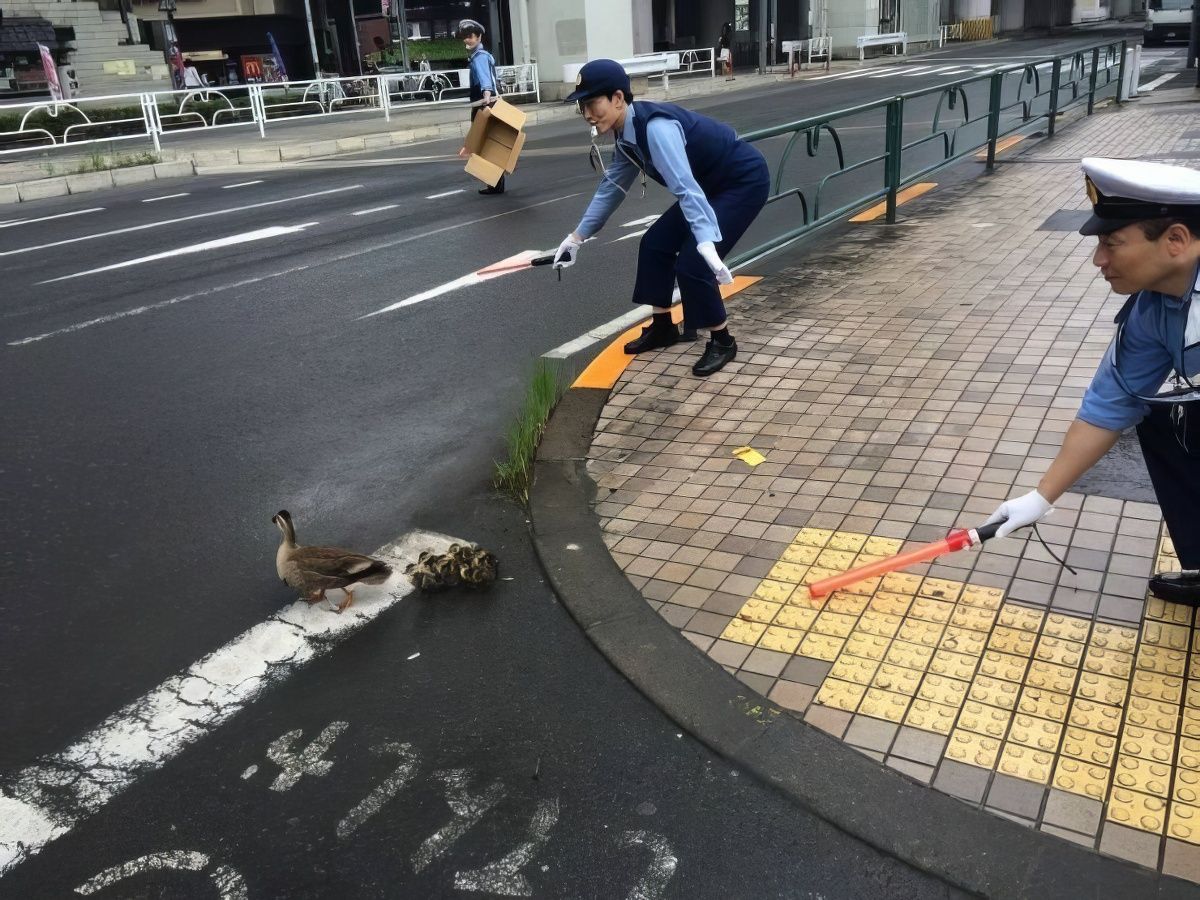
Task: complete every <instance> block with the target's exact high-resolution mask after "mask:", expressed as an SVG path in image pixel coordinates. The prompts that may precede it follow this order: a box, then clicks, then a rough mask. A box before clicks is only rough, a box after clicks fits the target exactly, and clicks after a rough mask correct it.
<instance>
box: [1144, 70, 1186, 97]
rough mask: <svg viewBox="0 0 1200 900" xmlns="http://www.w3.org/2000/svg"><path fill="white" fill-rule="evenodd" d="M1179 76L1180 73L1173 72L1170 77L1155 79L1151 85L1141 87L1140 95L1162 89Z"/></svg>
mask: <svg viewBox="0 0 1200 900" xmlns="http://www.w3.org/2000/svg"><path fill="white" fill-rule="evenodd" d="M1178 74H1179V73H1178V72H1172V73H1171V74H1170V75H1164V76H1162V78H1155V79H1154V80H1153V81H1152V82H1150V83H1149V84H1143V85H1139V86H1138V93H1139V94H1140V93H1143V92H1146V93H1149V92H1150V91H1152V90H1154V89H1155V88H1156V87H1162V86H1163V85H1164V84H1166V83H1167V82H1168V81H1170V80H1171V79H1172V78H1174V77H1175V76H1176V75H1178Z"/></svg>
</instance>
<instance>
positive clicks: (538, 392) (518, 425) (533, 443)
mask: <svg viewBox="0 0 1200 900" xmlns="http://www.w3.org/2000/svg"><path fill="white" fill-rule="evenodd" d="M563 390H564V382H563V379H562V378H561V376H560V374H559V371H558V369H557V368H556V367H554V366H551V365H548V364H547V362H546V360H544V359H539V360H538V361H537V365H536V366H535V367H534V370H533V378H532V380H531V381H530V383H529V387H528V388H527V389H526V391H525V399H524V401H523V402H522V403H521V408H520V410H519V411H518V413H517V418H516V421H515V422H513V423H512V425H510V426H509V427H508V433H507V434H506V435H505V437H504V440H505V444H506V445H507V447H508V457H507V458H506V459H504V460H503V461H500V460H496V461H495V470H494V472H493V474H492V485H493V487H495V488H496V489H497V490H499V491H501V492H503V493H505V494H508V495H509V496H510V497H512V498H513V499H514V500H516V501H518V502H519V503H521V504H526V503H528V502H529V486H530V483H531V481H532V479H533V458H534V454H536V453H537V446H538V442H539V441H541V439H542V432H543V431H545V430H546V423H547V422H548V421H549V420H550V413H551V412H552V411H553V410H554V406H555V404H557V403H558V400H559V398H560V397H561V396H562V394H563Z"/></svg>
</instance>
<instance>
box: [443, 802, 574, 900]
mask: <svg viewBox="0 0 1200 900" xmlns="http://www.w3.org/2000/svg"><path fill="white" fill-rule="evenodd" d="M556 822H558V800H557V799H554V800H542V801H539V802H538V805H537V810H536V811H535V812H534V814H533V821H531V822H530V823H529V839H528V840H526V841H524V842H523V843H522V844H520V845H519V846H518V847H517V848H516V849H515V850H513V851H512V852H511V853H508V854H506V855H505V856H503V857H501V858H500V859H498V860H496V861H495V862H491V863H488V864H487V865H485V866H481V867H480V868H478V869H473V870H470V871H467V872H456V873H455V874H454V887H455V889H456V890H460V891H479V892H480V893H484V894H500V895H501V896H504V897H532V896H533V886H532V885H531V884H530V883H529V879H527V878H526V877H525V876H524V875H522V874H521V869H523V868H524V867H525V866H526V865H528V864H529V861H530V860H532V859H533V856H534V854H535V853H537V851H538V850H540V849H541V847H542V845H543V844H544V843H546V841H548V840H549V839H550V829H551V828H553V827H554V825H555V823H556Z"/></svg>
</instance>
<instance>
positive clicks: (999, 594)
mask: <svg viewBox="0 0 1200 900" xmlns="http://www.w3.org/2000/svg"><path fill="white" fill-rule="evenodd" d="M958 602H959V603H965V604H966V605H967V606H981V607H983V608H984V609H999V608H1000V604H1001V603H1003V602H1004V591H1002V590H1000V589H999V588H990V587H983V586H982V585H977V584H968V585H967V586H966V587H964V588H963V592H962V596H961V597H960V598H959V601H958Z"/></svg>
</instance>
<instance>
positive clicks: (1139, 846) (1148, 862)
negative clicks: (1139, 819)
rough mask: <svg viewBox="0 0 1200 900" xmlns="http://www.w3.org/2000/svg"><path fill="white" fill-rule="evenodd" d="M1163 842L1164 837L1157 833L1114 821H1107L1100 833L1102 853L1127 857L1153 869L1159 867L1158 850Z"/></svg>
mask: <svg viewBox="0 0 1200 900" xmlns="http://www.w3.org/2000/svg"><path fill="white" fill-rule="evenodd" d="M1161 843H1162V839H1161V838H1160V836H1159V835H1157V834H1151V833H1149V832H1146V831H1138V830H1136V829H1133V828H1126V827H1125V826H1124V825H1117V824H1116V823H1114V822H1105V823H1104V830H1103V831H1102V832H1101V834H1100V852H1101V853H1104V854H1107V855H1108V856H1116V857H1118V858H1120V859H1127V860H1129V861H1130V862H1135V863H1137V864H1138V865H1142V866H1146V867H1148V868H1151V869H1156V868H1158V850H1159V844H1161Z"/></svg>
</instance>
